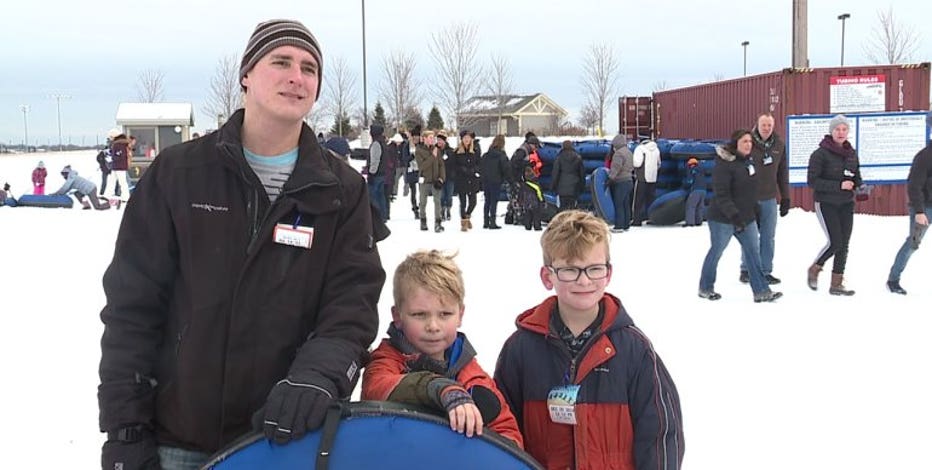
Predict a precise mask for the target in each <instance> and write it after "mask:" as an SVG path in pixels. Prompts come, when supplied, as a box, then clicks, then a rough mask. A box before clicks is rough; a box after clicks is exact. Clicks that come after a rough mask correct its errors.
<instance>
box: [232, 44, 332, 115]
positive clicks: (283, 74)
mask: <svg viewBox="0 0 932 470" xmlns="http://www.w3.org/2000/svg"><path fill="white" fill-rule="evenodd" d="M242 84H243V86H245V87H246V112H247V113H249V112H257V113H258V114H259V115H260V116H261V117H262V118H266V119H272V120H278V121H283V122H288V123H291V122H299V121H301V120H302V119H304V116H306V115H307V114H308V113H309V112H310V111H311V108H312V107H314V103H315V102H316V101H317V89H318V87H319V86H320V79H319V75H318V63H317V59H315V58H314V56H313V55H311V53H310V52H308V51H306V50H304V49H301V48H299V47H294V46H281V47H276V48H275V49H272V51H271V52H269V53H268V54H266V55H265V56H264V57H262V58H261V59H259V62H257V63H256V65H255V67H253V68H252V70H250V71H249V72H248V73H247V74H246V76H245V77H243V80H242Z"/></svg>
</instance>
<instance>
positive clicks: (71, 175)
mask: <svg viewBox="0 0 932 470" xmlns="http://www.w3.org/2000/svg"><path fill="white" fill-rule="evenodd" d="M61 177H62V178H64V179H65V183H64V184H63V185H62V186H61V188H58V191H55V192H54V193H52V194H51V196H60V195H64V194H69V193H74V198H75V199H77V200H78V202H79V203H81V205H82V206H83V207H84V209H85V210H86V209H90V208H91V205H93V206H94V209H97V210H99V211H103V210H107V209H109V208H110V204H109V202H107V201H101V200H100V198H98V197H97V185H96V184H94V183H93V182H92V181H91V180H89V179H87V178H84V177H82V176H78V172H77V171H75V170H73V169H71V165H65V167H64V168H62V170H61ZM85 196H86V197H87V198H88V199H90V201H91V202H90V204H88V202H87V201H85V200H84V197H85ZM117 203H118V204H119V201H118V202H117ZM117 208H119V206H118V207H117Z"/></svg>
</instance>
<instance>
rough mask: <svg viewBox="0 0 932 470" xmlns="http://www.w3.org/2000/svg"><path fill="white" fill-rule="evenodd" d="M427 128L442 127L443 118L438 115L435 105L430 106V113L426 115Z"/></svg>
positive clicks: (438, 111)
mask: <svg viewBox="0 0 932 470" xmlns="http://www.w3.org/2000/svg"><path fill="white" fill-rule="evenodd" d="M427 128H428V129H443V118H442V117H440V110H439V109H437V106H434V107H433V108H430V113H429V114H428V115H427Z"/></svg>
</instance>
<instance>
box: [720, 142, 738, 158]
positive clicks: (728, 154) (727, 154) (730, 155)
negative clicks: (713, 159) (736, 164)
mask: <svg viewBox="0 0 932 470" xmlns="http://www.w3.org/2000/svg"><path fill="white" fill-rule="evenodd" d="M715 153H717V154H718V158H721V159H722V160H725V161H726V162H733V161H735V158H737V157H736V156H735V154H733V153H731V152H729V151H728V149H726V148H725V147H724V146H723V145H716V146H715Z"/></svg>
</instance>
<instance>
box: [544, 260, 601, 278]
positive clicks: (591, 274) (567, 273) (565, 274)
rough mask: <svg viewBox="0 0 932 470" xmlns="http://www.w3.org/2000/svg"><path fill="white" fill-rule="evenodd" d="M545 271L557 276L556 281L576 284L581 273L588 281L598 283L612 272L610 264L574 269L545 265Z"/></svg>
mask: <svg viewBox="0 0 932 470" xmlns="http://www.w3.org/2000/svg"><path fill="white" fill-rule="evenodd" d="M547 269H549V270H551V271H553V273H554V274H556V275H557V279H559V280H561V281H563V282H576V281H578V280H579V276H582V274H583V273H586V277H588V278H589V280H591V281H598V280H599V279H605V278H606V277H608V273H610V272H612V263H604V264H593V265H592V266H586V267H585V268H576V267H572V266H570V267H567V268H555V267H553V266H551V265H547Z"/></svg>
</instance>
